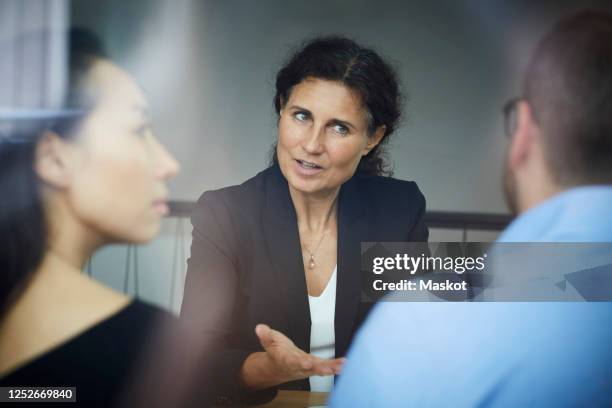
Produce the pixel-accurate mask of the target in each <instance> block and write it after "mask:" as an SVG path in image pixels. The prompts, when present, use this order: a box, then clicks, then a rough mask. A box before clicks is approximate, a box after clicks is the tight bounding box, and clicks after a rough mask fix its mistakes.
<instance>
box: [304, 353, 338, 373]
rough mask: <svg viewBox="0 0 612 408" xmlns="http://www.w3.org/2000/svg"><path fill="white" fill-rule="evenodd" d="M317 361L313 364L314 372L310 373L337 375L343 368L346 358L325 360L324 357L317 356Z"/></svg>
mask: <svg viewBox="0 0 612 408" xmlns="http://www.w3.org/2000/svg"><path fill="white" fill-rule="evenodd" d="M315 358H316V361H315V363H314V365H313V369H312V372H313V374H310V375H335V374H339V373H340V371H341V370H342V364H343V363H344V361H345V360H344V358H335V359H331V360H324V359H322V358H318V357H315Z"/></svg>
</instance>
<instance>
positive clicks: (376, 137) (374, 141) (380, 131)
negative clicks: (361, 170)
mask: <svg viewBox="0 0 612 408" xmlns="http://www.w3.org/2000/svg"><path fill="white" fill-rule="evenodd" d="M386 131H387V126H386V125H380V126H379V127H377V128H376V131H375V132H374V134H373V135H372V136H370V137H369V138H368V143H367V144H366V146H365V148H364V149H363V153H362V156H365V155H366V154H368V153H370V151H371V150H372V149H374V148H375V147H376V146H378V144H379V143H380V141H381V140H382V139H383V137H384V136H385V132H386Z"/></svg>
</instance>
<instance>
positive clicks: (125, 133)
mask: <svg viewBox="0 0 612 408" xmlns="http://www.w3.org/2000/svg"><path fill="white" fill-rule="evenodd" d="M77 37H78V34H77V35H73V38H72V49H71V57H70V76H69V77H70V80H69V90H68V92H67V103H66V108H65V109H63V110H60V111H53V112H50V111H35V112H33V113H32V112H31V113H30V114H28V115H24V114H23V112H18V113H17V114H16V115H15V116H14V117H12V118H11V117H7V115H5V117H4V118H3V119H2V128H1V129H3V133H2V134H1V135H0V197H2V199H1V200H0V271H1V275H0V279H1V280H0V302H1V309H0V310H1V314H0V385H1V386H20V387H23V386H76V388H77V390H76V398H77V401H78V402H79V403H81V404H83V405H84V406H92V405H96V406H98V405H101V406H108V405H113V404H114V403H116V402H117V398H119V395H120V394H121V390H123V389H124V388H125V385H126V384H127V383H130V382H131V381H132V380H133V377H134V375H133V370H134V369H135V367H136V366H138V365H139V364H140V363H142V355H143V350H145V349H147V346H148V345H149V344H150V341H151V339H152V338H153V337H154V336H153V333H154V331H155V330H156V328H157V327H158V325H159V324H160V322H163V321H165V320H169V321H172V318H171V317H170V315H169V314H167V313H165V312H163V311H161V310H159V309H157V308H155V307H153V306H150V305H147V304H145V303H143V302H140V301H138V300H134V299H130V298H128V297H126V296H125V295H123V294H121V293H117V292H115V291H114V290H111V289H109V288H107V287H105V286H103V285H101V284H99V283H97V282H96V281H94V280H92V279H90V278H89V277H87V276H86V275H84V274H82V273H81V270H82V267H83V265H84V264H85V262H86V261H87V259H89V258H90V257H91V256H92V254H93V252H94V251H95V250H96V249H98V248H100V247H101V246H103V245H105V244H109V243H143V242H147V241H149V240H151V239H152V238H153V237H155V235H156V234H157V232H158V230H159V228H160V221H161V218H162V217H163V216H164V215H165V214H167V212H168V207H167V204H166V200H167V194H168V193H167V190H166V186H165V183H166V181H167V180H169V179H170V178H172V177H174V176H175V175H176V174H177V172H178V164H177V162H176V161H175V159H174V158H173V157H172V156H171V155H170V154H169V153H168V152H167V151H166V150H165V149H164V147H163V146H162V145H161V144H160V143H159V142H158V141H157V140H156V138H155V136H154V135H153V133H152V131H151V125H150V122H149V119H148V117H147V101H146V98H145V95H144V94H143V92H142V90H141V89H140V88H139V87H138V86H137V85H136V84H135V82H134V81H133V80H132V78H131V77H130V76H129V75H128V74H127V73H126V72H125V71H123V70H122V69H121V68H119V67H118V66H116V65H114V64H113V63H111V62H110V61H109V60H108V59H106V58H104V56H103V54H101V53H98V54H96V53H95V52H92V51H91V49H85V48H79V47H80V46H82V45H83V44H87V43H89V44H90V45H91V43H92V41H91V39H87V38H85V40H84V41H83V39H82V38H77ZM93 48H94V49H95V48H96V47H93Z"/></svg>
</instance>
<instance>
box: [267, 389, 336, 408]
mask: <svg viewBox="0 0 612 408" xmlns="http://www.w3.org/2000/svg"><path fill="white" fill-rule="evenodd" d="M328 395H329V394H328V393H327V392H309V391H286V390H281V391H279V392H278V395H277V396H276V398H274V399H273V400H272V401H270V402H268V403H267V404H263V405H256V406H257V407H262V408H263V407H265V408H297V407H316V406H322V405H325V402H326V401H327V397H328Z"/></svg>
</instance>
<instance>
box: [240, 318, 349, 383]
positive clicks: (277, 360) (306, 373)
mask: <svg viewBox="0 0 612 408" xmlns="http://www.w3.org/2000/svg"><path fill="white" fill-rule="evenodd" d="M255 333H256V334H257V337H258V338H259V341H260V343H261V345H262V347H263V348H264V350H265V352H258V353H253V354H251V355H250V356H249V357H248V358H247V359H246V361H245V362H244V365H243V366H242V372H241V376H242V381H243V383H244V384H245V385H246V386H247V388H251V389H261V388H267V387H271V386H274V385H277V384H281V383H284V382H287V381H293V380H299V379H302V378H307V377H310V376H313V375H335V374H339V373H340V370H341V369H342V365H343V364H344V361H345V359H344V358H336V359H331V360H325V359H322V358H319V357H316V356H313V355H312V354H308V353H306V352H305V351H303V350H300V349H299V348H298V347H297V346H296V345H295V344H294V343H293V341H291V340H290V339H289V338H288V337H287V336H285V335H284V334H283V333H281V332H279V331H276V330H273V329H271V328H270V327H268V326H267V325H265V324H259V325H257V327H256V328H255Z"/></svg>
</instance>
